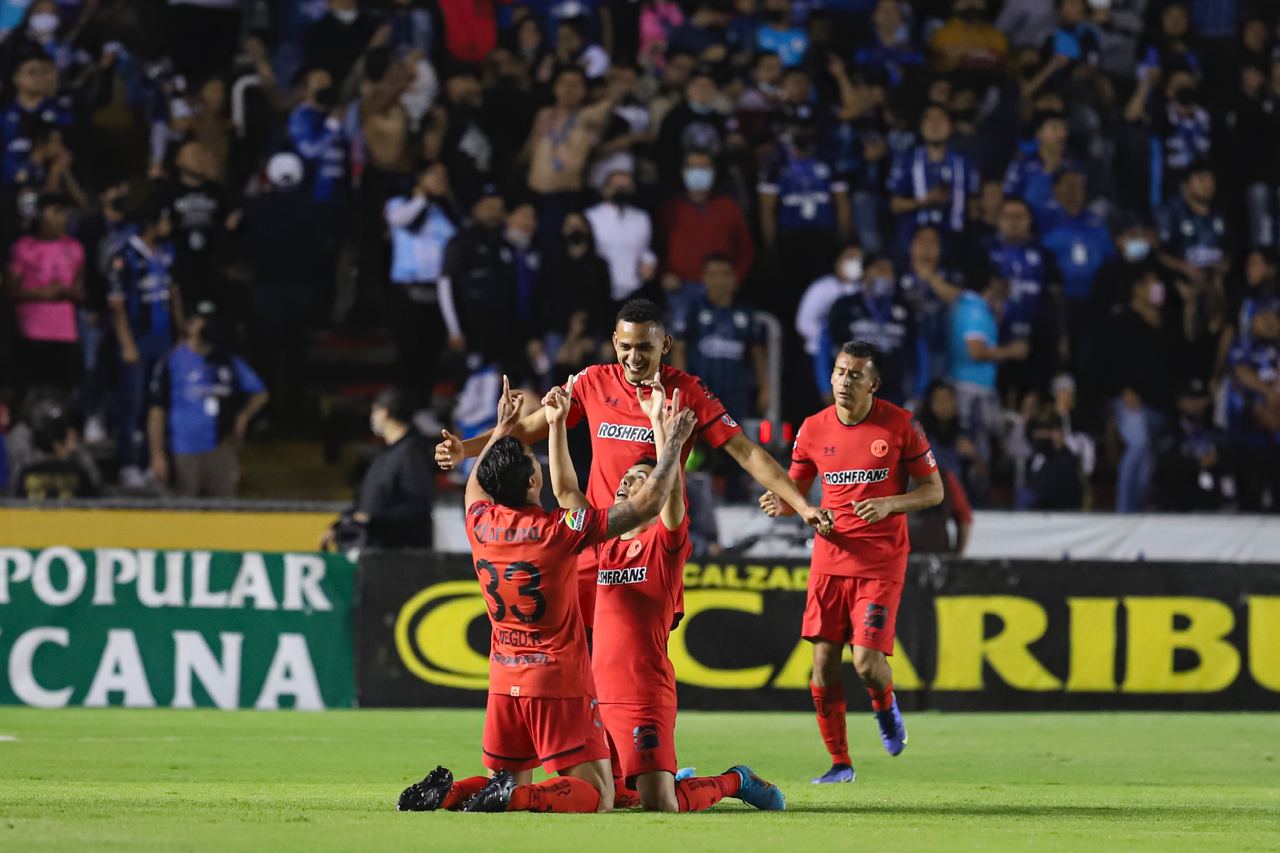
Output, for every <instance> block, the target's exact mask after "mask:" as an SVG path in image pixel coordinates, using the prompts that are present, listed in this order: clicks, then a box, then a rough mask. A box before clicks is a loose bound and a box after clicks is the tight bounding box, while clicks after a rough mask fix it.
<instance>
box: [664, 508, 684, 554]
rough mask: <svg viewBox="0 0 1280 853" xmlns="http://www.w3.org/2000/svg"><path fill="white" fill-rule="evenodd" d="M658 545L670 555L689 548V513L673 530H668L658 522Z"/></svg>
mask: <svg viewBox="0 0 1280 853" xmlns="http://www.w3.org/2000/svg"><path fill="white" fill-rule="evenodd" d="M658 545H659V546H660V547H661V548H662V549H663V550H664V551H668V552H671V553H675V552H677V551H682V550H684V549H685V548H687V547H689V513H688V511H686V512H685V514H684V521H682V522H680V526H679V527H677V528H676V529H675V530H668V529H667V526H666V525H665V524H663V523H662V522H661V521H659V522H658Z"/></svg>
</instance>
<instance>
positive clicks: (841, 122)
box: [0, 0, 1280, 512]
mask: <svg viewBox="0 0 1280 853" xmlns="http://www.w3.org/2000/svg"><path fill="white" fill-rule="evenodd" d="M1278 23H1280V21H1278V20H1277V10H1276V8H1275V7H1274V6H1273V5H1272V4H1268V3H1262V2H1249V0H1057V2H1049V0H1007V2H1005V3H1004V4H1003V5H1001V4H999V3H998V2H997V0H916V2H910V3H908V2H899V0H683V2H674V0H638V1H637V0H528V2H511V3H502V2H495V0H387V1H386V2H382V3H374V2H370V0H327V2H326V0H308V2H284V0H257V2H251V3H250V2H240V1H239V0H169V2H168V3H167V4H162V3H159V2H141V0H56V1H55V0H8V2H6V3H4V4H3V5H2V6H0V33H3V42H0V81H2V82H3V92H2V93H0V135H2V136H3V139H2V140H0V144H2V145H3V151H2V154H0V242H2V243H3V246H4V248H5V265H4V269H5V282H6V287H5V296H6V300H5V311H6V317H5V319H4V321H3V322H4V324H5V325H4V326H3V333H2V334H0V340H2V341H3V345H2V346H0V388H3V389H4V391H3V393H4V395H5V397H4V399H5V400H7V401H8V408H7V409H6V411H7V412H9V413H10V414H9V415H8V416H7V417H6V420H8V421H9V424H8V432H7V434H6V435H5V436H4V438H5V443H6V445H7V453H6V454H0V460H4V461H3V462H0V465H2V466H4V467H5V468H6V469H7V470H4V471H0V475H3V478H4V479H5V481H6V482H7V484H8V488H9V489H10V490H11V491H12V492H13V493H15V494H19V495H25V494H31V495H33V496H39V495H40V494H81V495H87V494H93V493H96V492H97V491H99V490H100V488H101V486H102V484H101V479H102V478H101V475H100V474H99V473H98V470H97V468H96V466H95V465H94V463H93V460H92V458H91V457H90V455H89V454H87V453H86V452H85V450H84V448H83V446H82V444H83V443H85V442H88V443H92V444H99V445H100V444H102V443H103V442H108V443H113V444H114V446H115V447H116V448H117V449H116V451H115V454H114V461H115V464H116V465H118V466H119V475H118V481H119V483H120V485H122V486H124V487H126V488H139V487H146V486H147V485H148V484H157V483H164V482H168V480H169V478H170V477H171V476H172V482H173V485H174V487H175V488H176V489H177V491H178V492H179V493H182V494H191V495H197V494H198V495H206V494H207V495H228V494H233V493H234V490H235V476H234V473H235V472H234V464H235V462H234V460H235V444H236V443H237V442H238V441H239V440H240V439H242V438H243V437H244V436H245V434H246V432H247V431H248V430H249V429H250V428H251V422H252V419H253V418H254V416H255V415H256V414H257V413H258V412H259V410H262V409H263V408H264V407H265V413H266V417H267V418H269V419H270V420H271V423H272V426H273V428H279V429H284V430H287V429H289V428H290V424H291V423H294V421H293V419H294V418H296V417H297V416H298V414H299V413H301V412H305V411H306V410H307V407H308V405H310V397H309V396H308V393H307V384H308V368H307V362H308V357H309V356H308V353H309V351H310V350H311V349H313V347H314V346H317V345H318V346H321V347H323V344H324V341H325V340H326V339H325V338H324V337H322V336H318V333H320V332H323V331H330V332H331V331H333V330H340V331H342V332H344V333H351V332H353V331H354V332H359V333H372V334H381V333H384V332H385V333H386V334H388V335H389V337H390V340H391V341H392V342H393V343H394V348H395V353H396V369H395V376H394V381H395V383H396V384H397V385H398V386H399V387H400V388H401V389H403V390H405V391H407V392H411V393H415V394H417V395H419V397H420V399H422V400H424V401H426V400H430V399H432V395H433V394H434V399H435V401H436V414H437V415H438V416H439V417H440V418H441V419H443V420H446V421H447V420H449V419H451V420H452V421H453V422H454V423H455V424H456V425H457V428H458V429H459V430H461V431H462V433H463V434H464V436H465V435H475V434H477V433H479V432H482V431H483V430H485V429H487V428H488V426H489V425H491V424H490V419H491V418H492V414H491V401H492V399H493V398H494V396H495V394H496V387H497V384H498V382H499V379H498V377H499V376H500V375H501V374H502V373H507V374H509V375H511V376H512V377H513V378H515V379H516V380H517V381H518V382H520V383H521V384H523V385H526V386H529V387H532V388H534V389H535V390H538V391H543V390H545V389H547V388H548V387H550V386H551V385H552V384H553V383H555V382H557V381H563V379H564V377H565V376H566V375H567V374H568V373H570V372H572V371H575V370H578V369H580V368H581V367H583V366H585V365H588V364H591V363H595V362H598V361H601V360H610V359H612V358H613V355H612V349H611V347H610V344H609V338H610V333H611V331H612V328H613V316H614V313H615V311H616V309H617V307H618V306H619V305H620V304H621V303H623V302H625V301H626V300H628V299H631V298H635V297H648V298H651V299H654V300H657V301H660V302H661V303H662V304H664V305H665V306H666V310H667V312H668V318H669V319H668V323H669V328H670V330H671V332H672V334H673V335H674V337H675V339H676V343H675V345H674V347H673V351H672V353H671V356H670V360H671V362H672V363H673V364H674V365H675V366H677V367H684V368H687V369H688V370H690V371H691V372H693V373H695V374H697V375H698V376H700V377H702V378H703V379H704V380H705V381H706V383H707V384H708V385H709V386H710V387H711V389H712V390H713V391H714V392H715V393H716V394H717V395H719V396H720V397H721V398H722V399H723V400H724V401H725V403H726V406H727V408H728V410H729V411H730V412H731V413H733V414H734V416H735V417H737V418H738V419H740V420H742V421H743V422H744V423H754V422H755V420H757V419H762V418H766V417H768V418H770V419H771V421H777V422H772V423H771V424H770V427H771V428H772V433H773V434H774V436H775V437H778V436H781V435H785V433H786V431H787V430H786V429H785V428H784V427H783V424H782V423H781V422H782V421H785V422H789V423H796V422H798V421H799V420H800V419H801V418H803V417H804V416H805V415H806V414H808V413H810V412H812V411H813V410H814V409H815V408H816V407H817V406H818V405H820V403H821V402H822V400H823V399H824V398H826V399H829V395H830V388H829V385H828V379H827V377H828V376H829V374H830V367H831V364H832V361H833V352H834V351H835V350H836V349H838V347H839V345H840V343H842V342H843V341H845V340H849V339H853V338H860V339H865V340H868V341H870V342H872V343H874V344H875V345H876V346H877V347H878V348H879V351H880V353H881V356H880V359H879V361H880V365H881V371H882V374H883V387H882V388H881V390H880V393H881V395H883V396H884V397H886V398H887V399H889V400H892V401H894V402H897V403H901V404H905V405H908V406H910V407H911V408H912V409H913V410H914V412H915V413H916V415H917V417H918V418H919V420H920V421H921V423H922V424H923V425H924V427H925V429H926V430H927V432H928V435H929V439H930V442H931V443H932V446H933V448H934V450H935V452H936V454H937V457H938V461H939V463H940V465H941V466H942V468H943V469H944V472H945V473H946V474H947V475H948V483H954V484H956V485H955V488H957V489H960V488H962V489H963V492H964V493H966V494H967V495H968V498H969V500H970V501H972V503H974V504H975V505H978V506H1013V507H1017V508H1036V509H1076V508H1082V507H1094V506H1096V507H1100V508H1109V507H1111V506H1113V505H1114V507H1115V508H1116V509H1118V510H1120V511H1124V512H1133V511H1140V510H1144V509H1169V510H1216V509H1227V508H1238V509H1244V510H1251V511H1257V510H1275V509H1277V508H1280V288H1278V286H1277V276H1278V274H1280V260H1278V259H1280V255H1278V254H1277V246H1278V245H1280V159H1278V158H1277V156H1276V153H1275V152H1276V151H1277V150H1280V52H1275V51H1277V50H1280V48H1278V47H1277V46H1278V45H1280V29H1278V28H1277V24H1278ZM237 340H243V341H245V343H246V346H245V349H244V351H243V352H241V351H239V348H238V346H237V344H236V342H237ZM771 357H772V358H774V359H776V360H777V361H780V363H781V364H782V377H783V381H782V382H781V383H775V382H771V381H770V375H769V367H770V358H771ZM449 389H453V390H452V391H450V390H449ZM268 392H270V394H271V395H272V397H271V399H270V402H268V397H267V394H268ZM454 392H456V393H454ZM779 395H780V399H774V398H775V397H776V396H779ZM455 400H456V406H454V405H452V404H453V402H454V401H455ZM779 413H780V414H779ZM170 463H172V464H170ZM709 464H713V463H709ZM111 479H116V477H115V476H113V477H112V478H111ZM734 491H735V487H734V486H733V484H732V483H731V484H730V486H729V489H728V492H729V494H730V495H731V496H733V494H734Z"/></svg>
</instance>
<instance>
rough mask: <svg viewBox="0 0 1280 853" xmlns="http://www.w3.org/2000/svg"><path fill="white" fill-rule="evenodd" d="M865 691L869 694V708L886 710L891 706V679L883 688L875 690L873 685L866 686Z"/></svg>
mask: <svg viewBox="0 0 1280 853" xmlns="http://www.w3.org/2000/svg"><path fill="white" fill-rule="evenodd" d="M867 693H868V694H870V696H871V710H873V711H887V710H889V709H890V708H892V707H893V682H892V681H890V682H889V683H888V684H886V685H885V688H884V690H876V689H875V688H874V687H868V688H867Z"/></svg>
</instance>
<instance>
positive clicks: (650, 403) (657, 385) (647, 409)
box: [636, 373, 680, 423]
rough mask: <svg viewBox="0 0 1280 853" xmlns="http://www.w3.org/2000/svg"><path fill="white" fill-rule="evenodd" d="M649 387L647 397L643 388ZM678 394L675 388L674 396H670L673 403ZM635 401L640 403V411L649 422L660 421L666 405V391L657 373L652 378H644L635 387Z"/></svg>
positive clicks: (678, 391) (678, 390)
mask: <svg viewBox="0 0 1280 853" xmlns="http://www.w3.org/2000/svg"><path fill="white" fill-rule="evenodd" d="M646 388H648V389H649V396H648V398H646V397H645V389H646ZM679 394H680V389H679V388H677V389H676V391H675V396H673V397H672V402H673V403H674V402H675V401H676V399H677V398H678V396H679ZM636 402H637V403H639V404H640V411H642V412H644V414H645V417H647V418H648V419H649V423H660V422H661V418H662V412H663V409H664V408H665V407H666V405H667V392H666V389H664V388H663V387H662V380H661V379H659V378H658V374H656V373H655V374H654V375H653V378H652V379H646V380H645V381H643V382H641V383H640V385H639V387H637V388H636Z"/></svg>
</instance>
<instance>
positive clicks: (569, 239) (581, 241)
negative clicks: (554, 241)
mask: <svg viewBox="0 0 1280 853" xmlns="http://www.w3.org/2000/svg"><path fill="white" fill-rule="evenodd" d="M564 242H565V243H566V244H567V245H568V246H569V248H571V249H580V248H582V247H583V246H586V245H587V243H588V242H590V238H589V237H587V234H586V232H585V231H570V232H569V233H568V234H566V235H565V236H564Z"/></svg>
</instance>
